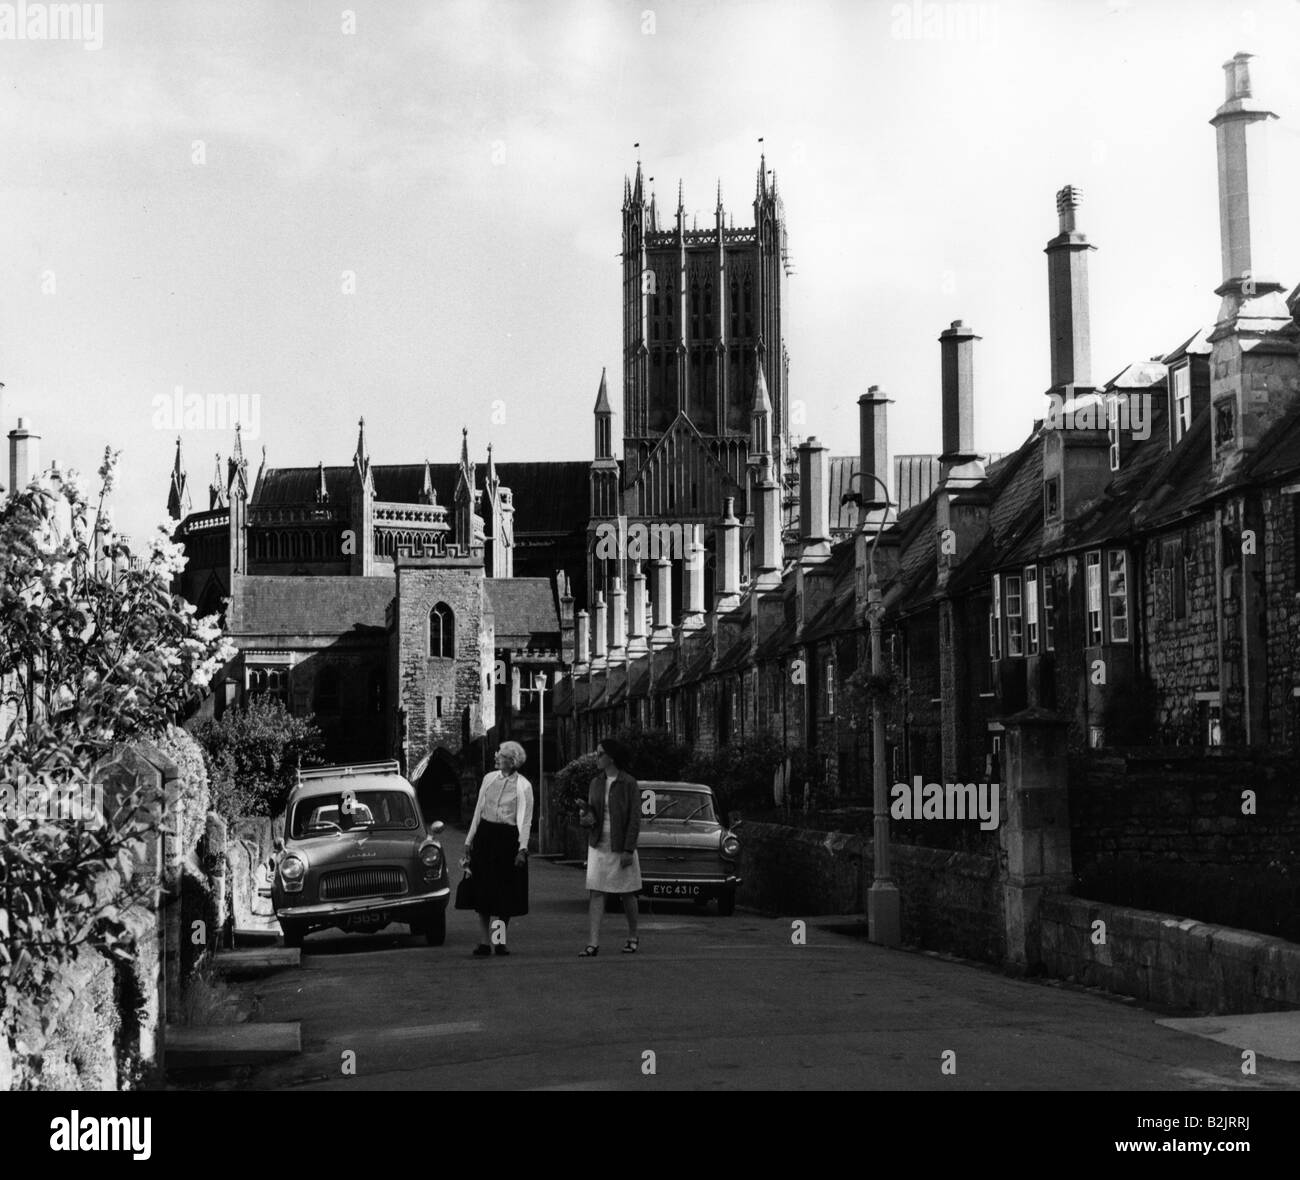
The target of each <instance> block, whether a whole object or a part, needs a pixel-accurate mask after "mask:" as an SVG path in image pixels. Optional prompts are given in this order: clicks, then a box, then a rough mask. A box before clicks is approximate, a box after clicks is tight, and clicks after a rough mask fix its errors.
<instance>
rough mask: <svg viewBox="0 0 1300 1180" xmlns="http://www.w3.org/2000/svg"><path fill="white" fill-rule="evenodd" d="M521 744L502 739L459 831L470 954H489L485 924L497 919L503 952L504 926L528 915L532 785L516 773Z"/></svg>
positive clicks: (521, 758)
mask: <svg viewBox="0 0 1300 1180" xmlns="http://www.w3.org/2000/svg"><path fill="white" fill-rule="evenodd" d="M523 764H524V748H523V746H521V745H520V744H519V743H518V742H502V743H501V748H500V749H499V750H498V751H497V772H496V773H495V774H488V775H485V776H484V778H483V782H482V785H481V786H480V787H479V789H478V804H477V805H476V806H475V808H474V819H473V820H472V821H471V822H470V825H469V831H468V832H467V833H466V834H465V860H464V862H462V863H463V864H464V865H465V866H466V867H467V868H468V870H469V874H470V879H471V880H472V881H473V890H472V893H473V898H474V908H475V909H476V910H477V911H478V928H479V936H480V941H479V944H478V946H476V947H475V948H474V957H475V958H479V959H482V958H486V957H487V956H488V955H490V954H492V951H493V949H494V948H493V946H492V941H491V923H492V919H493V918H500V919H501V930H500V934H501V940H500V941H499V942H498V943H497V944H496V947H495V950H496V953H497V954H498V955H508V954H509V953H510V949H509V948H508V947H507V946H506V927H507V926H508V925H509V923H510V919H511V918H516V917H518V916H519V915H521V914H526V913H528V831H529V828H530V827H531V826H532V822H533V786H532V784H531V783H530V782H529V781H528V780H527V779H526V778H524V776H523V775H522V774H520V773H519V768H520V767H521V766H522V765H523Z"/></svg>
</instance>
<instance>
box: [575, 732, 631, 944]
mask: <svg viewBox="0 0 1300 1180" xmlns="http://www.w3.org/2000/svg"><path fill="white" fill-rule="evenodd" d="M627 762H628V752H627V747H626V746H624V745H623V743H622V742H619V741H616V740H614V739H613V738H608V739H606V740H605V741H603V742H601V743H600V745H598V746H597V747H596V765H597V766H598V767H600V773H599V774H597V775H596V777H595V778H593V779H592V780H591V787H590V789H589V790H588V792H587V804H586V806H585V807H583V808H582V809H581V812H580V814H579V822H580V823H581V824H582V826H583V827H585V828H588V829H589V831H588V834H587V843H588V844H590V845H591V848H590V849H589V850H588V852H587V933H588V937H587V949H586V950H584V951H580V952H579V955H578V957H579V958H582V959H590V958H593V957H594V956H595V955H597V954H598V953H599V952H600V919H601V915H602V914H603V913H604V911H605V895H606V894H609V893H615V894H618V895H619V896H620V897H621V898H622V899H623V913H624V914H625V915H626V917H627V941H626V942H625V943H624V944H623V953H624V954H626V955H631V954H635V953H636V949H637V946H638V945H639V942H640V940H639V939H638V938H637V933H636V907H637V901H636V895H637V893H638V892H640V889H641V862H640V861H638V860H637V855H636V841H637V837H638V836H639V835H640V834H641V806H640V802H641V801H640V792H639V791H638V790H637V783H636V779H634V778H633V777H632V776H631V775H630V774H628V772H627V769H626V767H627Z"/></svg>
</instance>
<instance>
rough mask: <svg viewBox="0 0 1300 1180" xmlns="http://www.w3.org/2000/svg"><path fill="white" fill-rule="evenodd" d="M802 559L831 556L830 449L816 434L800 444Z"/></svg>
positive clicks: (817, 558) (810, 559) (800, 552)
mask: <svg viewBox="0 0 1300 1180" xmlns="http://www.w3.org/2000/svg"><path fill="white" fill-rule="evenodd" d="M798 451H799V560H800V561H820V560H822V559H823V558H825V557H829V556H830V552H831V521H830V501H829V500H828V499H827V497H828V496H829V495H830V490H829V487H828V485H829V480H828V479H827V474H828V472H827V468H828V466H829V459H828V455H829V452H828V451H827V449H826V448H825V447H824V446H822V444H821V443H819V442H818V441H817V439H816V438H808V439H805V440H804V441H803V442H801V443H800V444H799V448H798Z"/></svg>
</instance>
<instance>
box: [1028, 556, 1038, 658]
mask: <svg viewBox="0 0 1300 1180" xmlns="http://www.w3.org/2000/svg"><path fill="white" fill-rule="evenodd" d="M1025 654H1026V655H1030V656H1036V655H1037V654H1038V567H1037V566H1036V565H1027V566H1025Z"/></svg>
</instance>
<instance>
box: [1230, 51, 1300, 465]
mask: <svg viewBox="0 0 1300 1180" xmlns="http://www.w3.org/2000/svg"><path fill="white" fill-rule="evenodd" d="M1250 62H1251V55H1250V54H1248V53H1238V54H1236V55H1235V56H1234V57H1233V58H1232V60H1231V61H1229V62H1225V63H1224V66H1223V70H1224V74H1225V82H1226V94H1225V97H1224V102H1223V105H1222V106H1221V107H1219V109H1218V111H1216V112H1215V115H1214V118H1213V119H1211V120H1210V123H1211V125H1212V126H1213V127H1214V131H1215V139H1216V145H1217V149H1218V160H1219V235H1220V254H1221V260H1222V282H1221V283H1220V285H1219V286H1218V287H1217V288H1216V289H1215V294H1216V295H1219V296H1221V297H1222V302H1221V303H1220V305H1219V320H1218V323H1217V324H1216V325H1215V328H1214V331H1213V332H1212V333H1211V334H1210V406H1211V410H1210V413H1211V422H1210V431H1211V438H1212V445H1213V470H1214V474H1215V476H1216V478H1218V479H1219V480H1225V479H1227V478H1228V477H1229V476H1231V475H1232V474H1233V473H1234V472H1235V471H1236V470H1237V469H1238V468H1239V467H1240V465H1241V463H1242V461H1243V460H1244V459H1245V457H1246V456H1247V455H1249V454H1250V453H1251V452H1252V451H1253V450H1254V449H1255V448H1256V447H1257V446H1258V445H1259V442H1260V440H1261V439H1262V438H1263V437H1264V436H1265V434H1266V433H1267V432H1268V430H1269V429H1270V428H1271V427H1273V426H1275V425H1276V424H1277V422H1278V420H1279V419H1280V418H1281V417H1282V415H1283V414H1284V413H1285V412H1286V411H1287V410H1288V409H1289V408H1290V406H1291V405H1292V404H1294V401H1295V398H1296V396H1297V394H1298V393H1300V374H1298V373H1297V357H1296V339H1297V328H1296V325H1295V323H1294V321H1293V320H1292V317H1291V313H1290V311H1289V310H1288V308H1287V305H1286V299H1285V296H1284V294H1283V287H1282V284H1281V283H1279V282H1278V281H1277V280H1276V279H1275V278H1274V276H1273V275H1272V272H1271V271H1270V270H1269V265H1270V263H1269V259H1268V217H1267V215H1266V212H1265V208H1266V205H1267V203H1268V201H1269V196H1270V194H1269V191H1268V180H1267V156H1268V151H1267V144H1268V132H1269V125H1270V124H1271V123H1272V122H1273V120H1275V119H1276V118H1277V116H1276V115H1275V114H1274V113H1273V112H1272V111H1270V110H1268V109H1266V108H1265V107H1264V106H1262V105H1261V104H1260V103H1258V102H1256V100H1255V97H1254V90H1253V85H1252V81H1251V70H1250Z"/></svg>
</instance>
